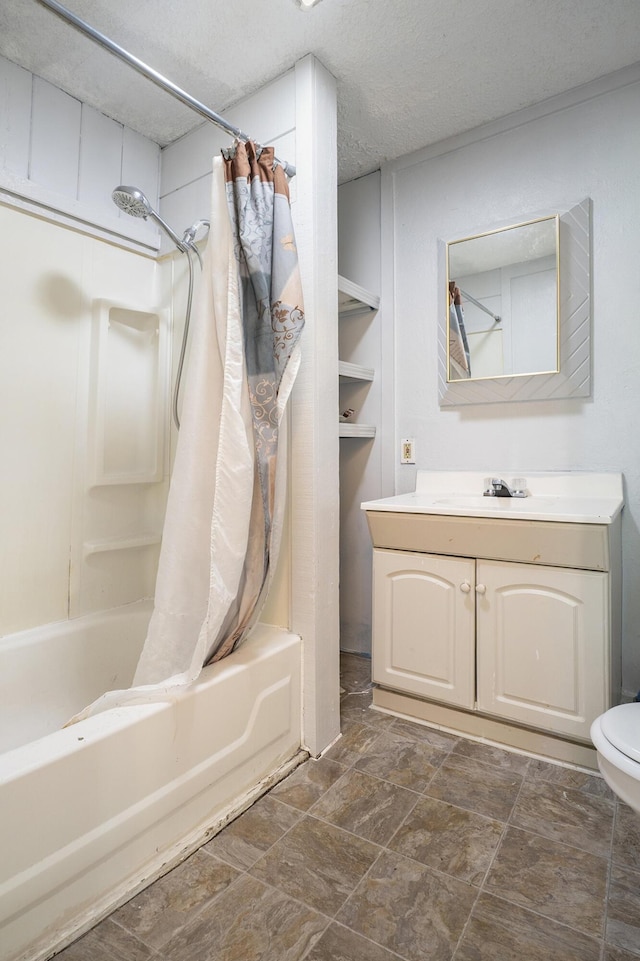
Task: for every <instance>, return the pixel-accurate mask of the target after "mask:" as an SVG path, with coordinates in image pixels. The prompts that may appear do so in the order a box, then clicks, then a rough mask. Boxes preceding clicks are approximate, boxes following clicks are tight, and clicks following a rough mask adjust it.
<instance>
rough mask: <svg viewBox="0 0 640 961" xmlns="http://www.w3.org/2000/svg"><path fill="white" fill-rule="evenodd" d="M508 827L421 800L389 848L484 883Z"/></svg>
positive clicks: (445, 870)
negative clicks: (503, 833)
mask: <svg viewBox="0 0 640 961" xmlns="http://www.w3.org/2000/svg"><path fill="white" fill-rule="evenodd" d="M503 831H504V824H502V823H501V822H500V821H492V820H490V819H489V818H485V817H483V816H482V815H480V814H474V813H473V812H471V811H463V810H462V809H461V808H457V807H453V806H452V805H451V804H445V802H444V801H436V800H435V799H434V798H421V799H420V800H419V801H418V803H417V804H416V806H415V808H414V809H413V811H412V812H411V813H410V814H409V815H408V817H407V819H406V820H405V822H404V824H403V825H402V826H401V827H400V828H399V830H398V831H397V832H396V834H395V835H394V836H393V838H392V839H391V841H390V843H389V847H390V848H391V849H392V850H394V851H397V852H398V854H404V855H405V856H406V857H409V858H414V859H415V860H416V861H421V862H422V864H426V865H428V866H429V867H431V868H435V869H436V870H438V871H443V872H444V873H445V874H451V875H453V877H456V878H459V879H460V880H461V881H468V882H469V883H470V884H476V885H479V884H482V881H483V880H484V877H485V874H486V873H487V870H488V868H489V865H490V864H491V861H492V859H493V856H494V854H495V852H496V849H497V847H498V844H499V842H500V838H501V837H502V832H503Z"/></svg>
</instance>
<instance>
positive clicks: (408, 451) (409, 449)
mask: <svg viewBox="0 0 640 961" xmlns="http://www.w3.org/2000/svg"><path fill="white" fill-rule="evenodd" d="M415 462H416V442H415V439H414V438H413V437H403V438H402V440H401V441H400V463H401V464H415Z"/></svg>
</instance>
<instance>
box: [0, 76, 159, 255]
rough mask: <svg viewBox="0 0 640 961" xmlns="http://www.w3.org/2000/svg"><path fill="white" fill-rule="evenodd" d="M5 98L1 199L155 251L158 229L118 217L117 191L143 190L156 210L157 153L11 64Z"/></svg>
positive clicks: (1, 100)
mask: <svg viewBox="0 0 640 961" xmlns="http://www.w3.org/2000/svg"><path fill="white" fill-rule="evenodd" d="M0 90H1V91H2V95H1V96H0V193H3V194H4V195H5V197H7V198H12V199H13V201H14V202H18V203H20V205H21V206H22V207H23V208H26V209H32V210H42V209H43V208H45V209H50V210H53V211H55V212H56V217H57V219H58V221H59V222H68V223H73V224H75V225H76V226H77V225H78V223H83V224H85V225H86V228H87V229H91V228H95V227H99V228H100V230H101V232H102V235H104V236H109V235H113V236H114V238H117V239H118V242H122V240H123V238H131V239H132V240H133V241H136V242H138V243H140V244H143V245H145V246H146V247H149V248H151V249H152V250H156V249H157V248H158V246H159V233H158V229H157V227H156V226H155V225H154V224H153V223H152V222H151V221H149V222H147V221H144V220H134V219H133V218H132V217H129V216H127V215H126V214H124V213H122V212H121V211H119V210H118V208H117V207H116V206H115V205H114V203H113V201H112V200H111V191H112V190H113V188H114V187H117V186H118V185H119V184H133V185H142V184H144V188H143V189H144V191H145V193H146V195H147V197H148V198H149V200H150V201H151V204H152V205H153V206H155V207H156V208H157V206H158V190H159V182H160V148H159V147H158V145H157V144H155V143H153V142H152V141H151V140H148V139H147V138H146V137H142V136H141V135H140V134H138V133H136V132H135V131H133V130H130V129H129V128H127V127H124V126H123V125H122V124H120V123H116V121H115V120H111V119H110V118H109V117H105V116H104V114H101V113H99V112H98V111H97V110H94V109H93V108H92V107H89V106H88V105H87V104H85V103H81V102H80V101H79V100H76V99H75V98H74V97H70V96H69V94H67V93H64V92H63V91H62V90H60V89H58V88H57V87H54V86H52V85H51V84H50V83H47V81H46V80H42V78H41V77H36V76H34V75H33V74H31V73H29V71H28V70H24V69H23V68H22V67H18V66H17V65H16V64H15V63H11V62H10V61H9V60H6V59H5V58H4V57H0ZM65 215H68V217H67V219H66V221H65Z"/></svg>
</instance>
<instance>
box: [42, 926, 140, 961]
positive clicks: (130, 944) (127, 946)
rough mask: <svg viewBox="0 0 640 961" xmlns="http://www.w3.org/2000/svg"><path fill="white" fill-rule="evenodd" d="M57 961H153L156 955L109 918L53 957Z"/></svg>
mask: <svg viewBox="0 0 640 961" xmlns="http://www.w3.org/2000/svg"><path fill="white" fill-rule="evenodd" d="M56 958H57V959H58V961H122V959H123V958H126V959H127V961H152V959H154V958H157V954H156V953H155V951H153V950H152V949H151V948H150V947H148V946H147V945H146V944H142V943H141V942H140V941H139V940H138V939H137V938H136V937H135V935H133V934H131V933H130V932H128V931H125V930H124V928H121V927H120V925H119V924H116V923H115V921H113V920H112V918H110V917H109V918H106V920H104V921H102V922H101V923H100V924H98V925H96V927H95V928H92V929H91V931H88V932H87V934H85V935H84V936H83V937H81V938H78V940H77V941H74V942H73V944H70V945H69V947H68V948H65V949H64V951H61V952H60V953H59V954H57V955H56Z"/></svg>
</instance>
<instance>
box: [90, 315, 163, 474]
mask: <svg viewBox="0 0 640 961" xmlns="http://www.w3.org/2000/svg"><path fill="white" fill-rule="evenodd" d="M168 336H169V324H168V314H167V311H164V310H159V311H148V310H141V309H138V308H136V307H131V306H127V305H122V304H117V303H113V302H112V301H108V300H102V299H101V300H96V301H94V329H93V341H92V368H93V376H92V378H91V382H92V397H91V415H90V419H89V451H90V452H92V463H91V464H90V475H91V483H92V484H93V485H106V484H148V483H154V482H158V481H161V480H162V477H163V468H164V456H165V444H166V433H167V428H168V421H167V410H168V402H167V356H168Z"/></svg>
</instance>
